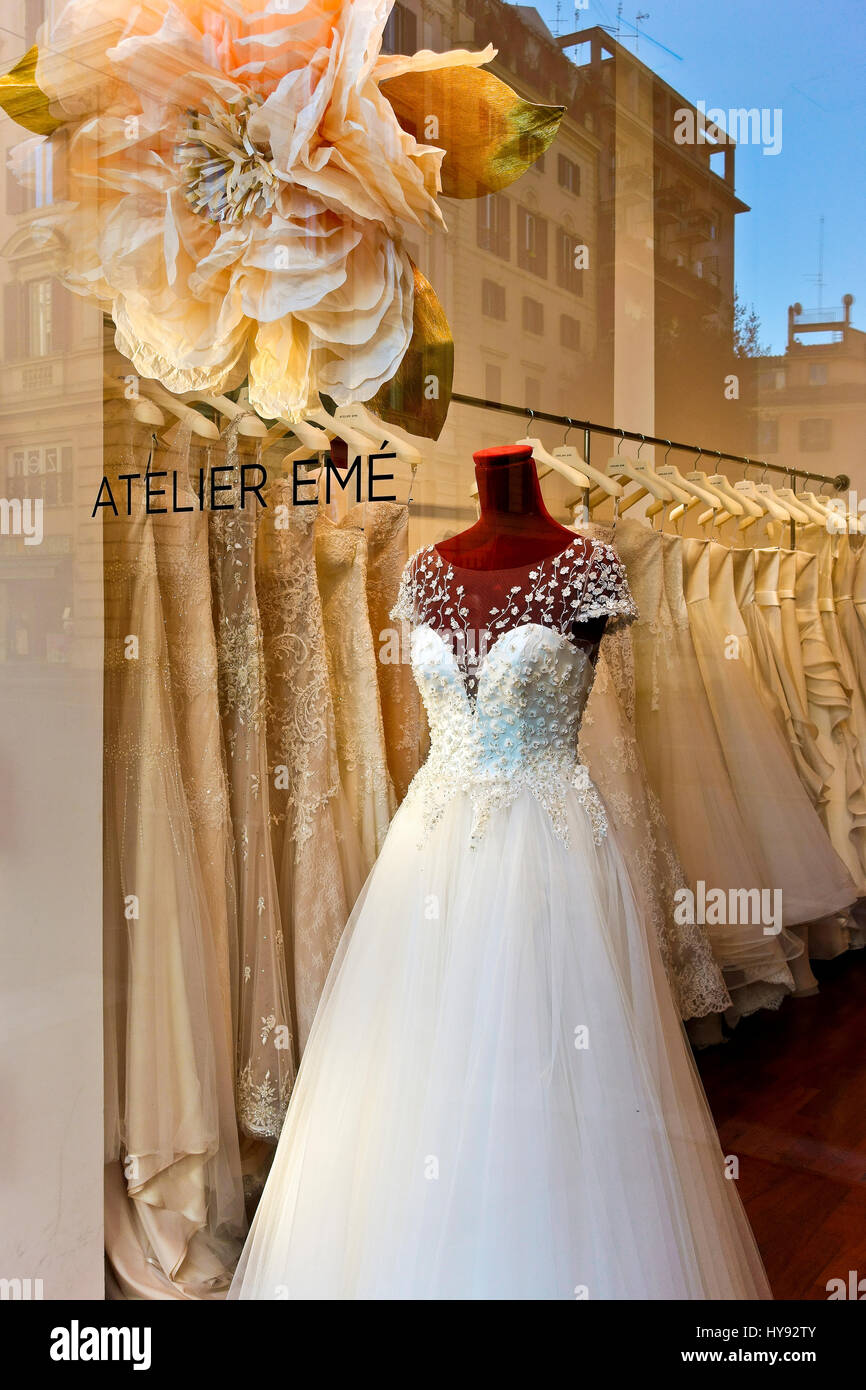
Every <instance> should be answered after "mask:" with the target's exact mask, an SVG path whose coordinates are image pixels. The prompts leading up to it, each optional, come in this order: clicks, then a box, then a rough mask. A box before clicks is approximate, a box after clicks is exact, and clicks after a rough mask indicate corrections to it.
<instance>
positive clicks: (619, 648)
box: [579, 525, 731, 1019]
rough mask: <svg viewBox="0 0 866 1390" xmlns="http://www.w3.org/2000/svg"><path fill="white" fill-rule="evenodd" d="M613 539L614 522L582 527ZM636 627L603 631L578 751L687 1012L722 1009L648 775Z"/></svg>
mask: <svg viewBox="0 0 866 1390" xmlns="http://www.w3.org/2000/svg"><path fill="white" fill-rule="evenodd" d="M579 531H580V533H581V534H582V535H590V536H592V537H594V538H597V539H600V540H603V541H606V542H607V543H608V544H610V543H611V542H612V531H611V528H610V527H606V526H599V525H591V526H582V527H580V528H579ZM634 717H635V682H634V655H633V651H632V644H631V630H630V628H628V627H626V626H625V625H623V624H617V625H616V626H615V627H613V628H611V629H609V630H608V631H607V632H605V635H604V637H603V638H602V642H601V647H600V649H599V653H598V657H597V660H596V668H595V680H594V682H593V687H592V692H591V694H590V697H589V700H588V701H587V706H586V710H585V712H584V716H583V720H582V722H581V726H580V755H581V759H582V760H583V761H584V762H585V764H586V766H587V769H588V771H589V775H590V777H591V778H592V780H593V782H594V783H595V785H596V787H597V788H598V791H599V792H600V794H601V797H602V800H603V801H604V804H605V810H606V811H607V816H608V821H609V823H610V826H611V829H612V831H613V833H614V834H615V835H616V839H617V843H618V844H619V846H620V848H621V850H622V853H623V859H624V860H625V863H626V866H627V868H628V871H629V877H630V879H631V884H632V889H633V891H634V894H635V898H636V900H637V902H638V905H639V907H640V910H641V918H642V920H643V921H644V922H645V923H646V924H647V926H648V927H649V928H651V930H652V931H653V933H654V935H655V937H656V939H657V941H658V944H659V950H660V951H661V956H662V960H663V961H664V965H665V972H666V974H667V976H668V980H669V982H670V985H671V989H672V991H673V994H674V999H675V1000H676V1004H677V1008H678V1009H679V1012H680V1016H681V1018H683V1019H690V1018H704V1017H706V1015H708V1014H712V1013H723V1012H724V1011H725V1009H727V1008H729V1007H730V1005H731V997H730V994H729V993H728V990H727V988H726V986H725V982H724V978H723V976H722V972H721V970H720V969H719V966H718V965H717V964H716V961H715V960H714V958H713V953H712V948H711V946H710V942H709V938H708V937H707V933H706V929H705V928H704V927H703V926H701V925H700V924H699V923H697V922H680V921H678V920H677V914H676V911H675V908H676V901H677V900H676V894H677V892H678V891H679V890H680V889H682V888H683V886H684V884H685V882H686V878H685V873H684V872H683V869H682V866H681V864H680V862H679V860H678V858H677V854H676V850H675V849H674V846H673V842H672V840H671V836H670V832H669V830H668V827H667V824H666V822H665V818H664V814H663V812H662V809H661V806H660V804H659V801H658V798H657V797H656V796H655V794H654V793H653V792H652V790H651V789H650V786H649V784H648V782H647V776H646V769H645V767H644V762H643V758H642V756H641V752H640V749H639V747H638V742H637V734H636V731H635V726H634Z"/></svg>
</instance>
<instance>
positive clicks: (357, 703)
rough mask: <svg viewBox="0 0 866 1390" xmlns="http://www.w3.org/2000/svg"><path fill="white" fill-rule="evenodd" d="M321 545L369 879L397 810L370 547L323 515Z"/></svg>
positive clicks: (347, 760) (322, 580) (330, 649)
mask: <svg viewBox="0 0 866 1390" xmlns="http://www.w3.org/2000/svg"><path fill="white" fill-rule="evenodd" d="M315 546H316V572H317V576H318V585H319V593H320V595H321V600H322V617H323V620H324V627H325V644H326V649H327V657H328V677H329V681H330V686H331V698H332V699H333V702H334V716H335V723H336V732H337V756H338V758H339V764H340V780H341V782H342V784H343V790H344V791H345V793H346V796H347V799H348V803H349V809H350V811H351V814H352V819H353V821H354V823H355V829H356V831H357V834H358V840H359V842H360V846H361V863H362V869H363V874H364V877H366V875H367V874H368V873H369V871H370V869H371V868H372V867H373V864H374V863H375V862H376V859H377V858H378V855H379V851H380V849H381V848H382V845H383V844H384V841H385V836H386V834H387V832H388V825H389V823H390V820H391V817H392V815H393V814H394V810H395V809H396V802H395V797H394V788H393V786H392V784H391V777H390V774H389V772H388V761H387V758H386V755H385V731H384V727H383V724H382V709H381V705H380V701H379V682H378V677H377V671H376V653H375V648H374V645H373V636H372V632H371V629H370V616H369V611H368V608H367V542H366V539H365V537H364V533H363V531H362V530H360V529H359V528H355V527H346V526H338V525H336V523H334V522H333V521H331V519H330V517H329V516H327V514H326V513H325V512H320V513H319V516H318V519H317V521H316V527H315Z"/></svg>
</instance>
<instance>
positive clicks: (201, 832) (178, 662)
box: [152, 425, 238, 1065]
mask: <svg viewBox="0 0 866 1390" xmlns="http://www.w3.org/2000/svg"><path fill="white" fill-rule="evenodd" d="M167 442H169V443H170V449H169V452H168V456H167V457H166V458H165V459H164V460H162V461H161V467H162V468H164V469H166V470H167V471H169V472H172V471H175V470H176V472H177V476H178V484H177V495H178V499H179V501H180V503H181V505H183V506H189V505H191V504H193V505H194V509H193V510H192V511H188V512H187V511H183V512H181V511H173V510H171V511H169V510H167V511H165V512H162V513H160V514H155V515H154V516H153V518H152V526H153V534H154V540H155V542H156V564H157V572H158V575H159V591H160V598H161V600H162V611H163V617H164V620H165V636H166V642H167V647H168V664H169V671H170V675H171V695H172V703H173V705H174V717H175V726H176V729H177V740H178V751H179V755H180V770H181V775H182V777H183V786H184V792H185V793H186V804H187V809H188V811H189V818H190V822H191V824H192V831H193V838H194V841H195V847H196V853H197V855H198V861H199V868H200V870H201V876H202V882H203V883H204V888H205V893H206V895H207V901H208V912H209V920H210V930H211V937H212V940H213V943H214V950H215V953H216V959H217V968H218V972H219V978H220V987H221V990H222V995H223V1007H224V1010H225V1016H226V1030H227V1036H228V1038H229V1046H230V1048H231V1056H232V1064H233V1065H234V1059H235V1051H236V1045H237V1016H238V941H237V906H236V898H235V869H234V846H233V839H232V827H231V819H230V815H229V796H228V783H227V780H226V770H225V765H224V758H223V746H222V728H221V725H220V712H219V703H218V700H217V651H216V635H215V633H214V627H213V616H212V612H211V588H210V568H209V564H208V535H207V515H206V513H205V512H203V511H202V510H201V509H200V508H199V507H198V505H197V499H196V497H195V494H194V493H193V491H192V489H191V488H190V487H189V486H188V485H186V486H182V483H186V481H187V479H188V476H189V475H188V465H189V449H190V433H189V427H188V426H183V425H181V426H178V427H176V429H175V430H174V431H173V433H172V435H171V436H170V437H169V438H168V439H167Z"/></svg>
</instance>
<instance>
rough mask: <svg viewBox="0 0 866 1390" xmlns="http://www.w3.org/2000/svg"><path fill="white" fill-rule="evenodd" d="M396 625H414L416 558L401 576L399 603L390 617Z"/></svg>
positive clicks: (408, 563)
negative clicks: (402, 623) (401, 623)
mask: <svg viewBox="0 0 866 1390" xmlns="http://www.w3.org/2000/svg"><path fill="white" fill-rule="evenodd" d="M388 616H389V617H390V618H393V619H394V622H395V623H399V622H404V623H412V622H414V621H416V618H415V556H414V555H413V556H412V557H411V559H409V560H407V561H406V563H405V565H404V566H403V573H402V574H401V575H400V588H399V591H398V593H397V602H396V603H395V604H394V607H393V608H392V609H391V612H390V613H389V615H388Z"/></svg>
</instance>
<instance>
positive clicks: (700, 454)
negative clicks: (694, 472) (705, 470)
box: [695, 444, 704, 466]
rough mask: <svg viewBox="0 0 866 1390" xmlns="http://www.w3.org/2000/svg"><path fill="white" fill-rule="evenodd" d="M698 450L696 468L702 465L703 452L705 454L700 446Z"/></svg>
mask: <svg viewBox="0 0 866 1390" xmlns="http://www.w3.org/2000/svg"><path fill="white" fill-rule="evenodd" d="M697 450H698V455H697V458H696V459H695V465H696V466H697V464H699V463H700V461H701V458H702V456H703V452H704V451H703V449H702V448H701V446H700V444H699V445H698V446H697Z"/></svg>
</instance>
